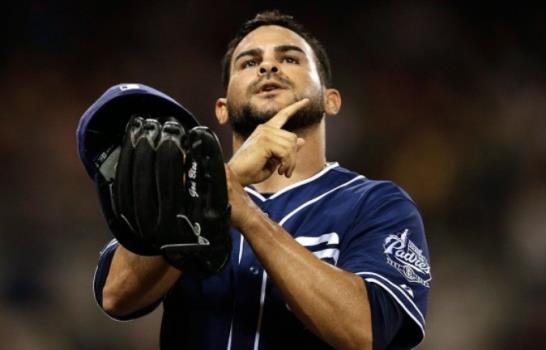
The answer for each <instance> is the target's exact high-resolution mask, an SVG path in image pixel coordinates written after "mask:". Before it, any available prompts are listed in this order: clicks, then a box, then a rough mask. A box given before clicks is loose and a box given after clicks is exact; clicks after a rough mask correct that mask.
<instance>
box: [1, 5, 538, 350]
mask: <svg viewBox="0 0 546 350" xmlns="http://www.w3.org/2000/svg"><path fill="white" fill-rule="evenodd" d="M274 7H278V8H280V9H281V10H284V11H286V12H288V13H291V14H294V15H295V16H296V18H297V19H299V20H300V21H302V22H303V23H304V24H305V25H306V26H307V27H308V28H309V29H310V30H311V31H312V32H314V33H315V34H316V35H317V36H318V38H319V39H321V41H322V42H323V44H324V45H325V46H326V48H327V50H328V52H329V54H330V56H331V57H330V58H331V61H332V66H333V73H334V82H335V86H336V87H337V88H339V89H340V91H341V93H342V97H343V107H342V111H341V113H340V115H338V116H336V117H334V118H330V119H329V120H328V158H329V160H332V161H333V160H335V161H339V162H340V163H341V164H342V165H343V166H345V167H348V168H351V169H353V170H356V171H359V172H361V173H363V174H364V175H366V176H367V177H369V178H382V179H390V180H393V181H395V182H397V183H398V184H400V185H401V186H402V187H404V188H405V189H406V190H407V191H408V192H409V193H410V194H411V195H412V196H413V198H414V199H415V201H416V202H417V204H418V206H419V207H420V208H421V210H422V214H423V217H424V221H425V226H426V229H427V235H428V240H429V247H430V251H431V255H432V268H433V270H432V272H433V284H432V292H431V297H430V302H429V314H428V320H427V328H428V332H427V337H426V339H425V341H424V342H423V344H422V346H421V348H422V349H480V350H481V349H515V348H521V349H523V348H525V349H539V348H542V346H544V344H546V133H545V131H546V61H545V58H546V52H545V51H546V45H545V42H546V11H544V10H545V9H544V7H540V8H536V7H524V6H518V5H516V4H515V3H514V4H511V5H501V4H500V3H499V4H496V5H492V6H491V5H487V6H486V5H476V4H474V3H473V2H456V1H451V2H443V3H441V2H423V1H418V2H412V3H411V4H410V3H409V2H404V1H398V2H392V3H384V2H367V3H364V4H360V2H346V3H345V2H338V1H336V2H335V5H334V4H333V3H332V2H328V1H316V2H313V4H312V5H304V4H299V3H294V4H293V5H287V3H283V2H280V3H279V2H268V1H265V2H259V3H258V2H252V1H240V2H227V1H226V2H218V3H214V4H211V3H209V2H206V1H191V2H182V1H178V2H175V1H167V2H162V3H161V4H159V3H155V2H138V1H136V2H135V1H131V2H129V1H118V2H106V1H97V2H87V3H80V2H69V1H38V0H30V1H27V2H22V3H19V4H18V5H16V4H15V3H10V5H8V8H7V9H5V10H3V13H2V14H1V17H2V21H1V22H2V23H1V24H0V25H1V26H2V29H3V30H2V35H3V37H4V39H3V40H2V42H3V44H2V49H1V50H0V77H1V78H0V96H1V98H0V100H1V101H2V103H1V106H2V113H1V116H2V117H1V120H2V127H1V128H0V156H1V159H2V164H3V167H2V170H1V171H0V195H1V198H2V199H1V200H0V338H1V339H2V346H0V347H1V348H5V349H61V350H64V349H83V350H85V349H89V350H91V349H102V350H108V349H153V348H157V342H158V340H157V339H158V335H157V334H158V330H159V314H158V313H157V312H156V313H154V314H152V315H151V316H149V317H147V318H144V319H142V320H139V321H136V322H132V323H115V322H113V321H111V320H109V319H108V318H107V317H106V316H104V315H103V314H102V313H101V311H100V310H99V309H98V308H97V307H96V306H95V302H94V299H93V296H92V292H91V283H92V276H93V271H94V268H95V263H96V260H97V257H98V251H99V250H100V249H101V247H102V245H104V244H105V243H106V242H107V240H109V239H110V235H109V233H108V231H107V228H106V225H105V223H104V222H103V219H102V216H101V213H100V211H99V206H98V201H97V198H96V195H95V192H94V190H93V186H92V183H91V181H89V179H88V178H87V177H86V174H85V173H84V170H83V167H82V166H81V164H80V162H79V160H78V158H77V154H76V147H75V130H76V125H77V122H78V120H79V117H80V115H81V114H82V113H83V112H84V110H85V109H86V108H87V107H88V106H89V105H90V104H91V103H92V102H93V101H94V100H95V99H96V98H98V96H99V95H100V94H102V92H103V91H104V90H106V89H107V88H108V87H109V86H111V85H113V84H115V83H118V82H142V83H146V84H149V85H151V86H154V87H156V88H158V89H160V90H163V91H165V92H166V93H168V94H170V95H171V96H173V97H174V98H176V99H177V100H178V101H180V102H182V103H183V104H184V105H185V106H186V107H188V108H189V109H190V110H192V111H193V112H194V114H195V115H196V116H197V117H198V118H199V119H200V120H201V121H202V122H203V123H204V124H207V125H209V126H211V127H212V128H213V129H214V130H216V131H217V133H218V134H219V136H220V139H221V141H222V143H223V144H224V146H225V150H226V154H227V155H229V154H230V144H231V140H230V132H229V130H228V129H222V128H219V127H218V125H217V123H216V121H215V119H214V117H213V105H214V101H215V99H216V98H217V97H220V96H223V88H222V86H221V84H220V59H221V57H222V55H223V53H224V50H225V47H226V44H227V42H228V40H229V39H230V38H231V36H232V35H233V34H234V32H235V30H236V29H237V27H238V25H239V24H240V23H241V22H242V21H243V20H245V19H248V18H250V17H252V16H253V15H254V14H255V13H256V11H258V10H263V9H269V8H274Z"/></svg>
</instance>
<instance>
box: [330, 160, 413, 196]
mask: <svg viewBox="0 0 546 350" xmlns="http://www.w3.org/2000/svg"><path fill="white" fill-rule="evenodd" d="M330 175H331V176H336V177H339V178H340V179H342V181H346V182H345V183H347V186H344V187H343V188H341V191H340V194H343V195H350V196H354V197H358V198H360V199H362V200H367V201H371V202H375V201H378V200H379V201H380V200H382V199H386V198H391V197H399V198H404V199H407V200H409V201H411V202H413V200H412V199H411V197H410V195H409V194H408V193H407V192H406V191H405V190H404V189H403V188H402V187H400V186H399V185H397V184H396V183H394V182H392V181H390V180H378V179H369V178H367V177H366V176H365V175H362V174H359V173H357V172H355V171H352V170H349V169H347V168H344V167H342V166H337V167H335V168H333V169H332V171H331V174H330Z"/></svg>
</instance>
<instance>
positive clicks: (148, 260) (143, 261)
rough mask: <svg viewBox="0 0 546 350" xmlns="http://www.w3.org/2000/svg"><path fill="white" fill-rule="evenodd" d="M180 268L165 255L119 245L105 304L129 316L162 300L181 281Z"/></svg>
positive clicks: (113, 312)
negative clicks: (141, 253) (138, 253)
mask: <svg viewBox="0 0 546 350" xmlns="http://www.w3.org/2000/svg"><path fill="white" fill-rule="evenodd" d="M180 274H181V273H180V271H179V270H177V269H175V268H174V267H172V266H171V265H169V264H168V263H167V262H166V261H165V259H163V257H162V256H140V255H136V254H133V253H131V252H130V251H128V250H127V249H125V248H124V247H123V246H121V245H120V246H118V248H117V249H116V251H115V253H114V257H113V258H112V263H111V265H110V271H109V273H108V277H107V279H106V283H105V285H104V288H103V292H102V307H103V308H104V310H105V311H106V312H107V313H109V314H111V315H113V316H126V315H129V314H131V313H133V312H135V311H137V310H139V309H141V308H143V307H146V306H148V305H151V304H152V303H154V302H156V301H157V300H159V299H160V298H161V297H162V296H163V295H164V294H165V293H166V292H167V291H168V290H169V289H170V288H171V287H172V286H173V285H174V283H175V282H176V281H177V280H178V278H179V277H180Z"/></svg>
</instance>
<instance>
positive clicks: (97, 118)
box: [76, 84, 199, 180]
mask: <svg viewBox="0 0 546 350" xmlns="http://www.w3.org/2000/svg"><path fill="white" fill-rule="evenodd" d="M134 114H142V115H153V116H154V117H158V116H165V117H167V116H171V117H175V118H176V119H178V121H179V122H180V123H181V124H182V125H183V126H184V127H185V128H186V129H188V130H189V129H191V128H193V127H194V126H197V125H199V123H198V122H197V119H195V117H194V116H193V115H192V114H191V113H190V112H189V111H188V110H187V109H185V108H184V107H182V105H181V104H180V103H178V102H176V101H175V100H174V99H173V98H171V97H170V96H167V95H166V94H164V93H162V92H161V91H158V90H156V89H154V88H152V87H150V86H146V85H144V84H118V85H114V86H112V87H111V88H109V89H108V90H106V92H105V93H104V94H103V95H102V96H101V97H100V98H99V99H98V100H97V101H95V103H93V104H92V105H91V107H89V109H87V111H85V113H84V114H83V115H82V117H81V119H80V122H79V124H78V129H77V131H76V137H77V142H78V154H79V156H80V159H81V160H82V162H83V165H84V166H85V170H87V173H88V174H89V176H90V177H91V178H92V179H93V180H95V177H96V175H97V171H98V168H99V166H100V163H101V162H102V160H103V158H104V157H106V156H107V155H108V154H109V153H110V152H111V151H112V150H113V149H114V148H116V147H117V146H119V145H120V144H121V141H122V139H123V134H124V132H125V125H126V124H127V122H128V121H129V119H130V118H131V116H132V115H134Z"/></svg>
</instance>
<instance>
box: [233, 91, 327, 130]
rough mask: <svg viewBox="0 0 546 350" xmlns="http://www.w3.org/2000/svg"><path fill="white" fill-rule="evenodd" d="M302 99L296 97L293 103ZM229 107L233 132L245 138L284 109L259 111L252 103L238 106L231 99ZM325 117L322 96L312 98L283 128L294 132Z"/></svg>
mask: <svg viewBox="0 0 546 350" xmlns="http://www.w3.org/2000/svg"><path fill="white" fill-rule="evenodd" d="M301 99H302V98H294V101H292V103H294V102H297V101H299V100H301ZM287 106H288V105H287ZM227 108H228V113H229V123H230V125H231V128H232V129H233V132H235V133H236V134H238V135H239V136H241V137H242V138H243V139H247V138H248V137H249V136H250V134H252V132H253V131H254V130H255V129H256V127H257V126H258V125H260V124H263V123H265V122H267V121H268V120H269V119H271V118H273V117H274V116H275V115H276V114H277V113H278V112H279V111H280V110H281V109H282V108H279V109H278V110H267V111H259V110H258V109H257V108H256V107H255V106H253V105H251V104H250V103H246V104H244V105H242V106H237V107H236V106H233V104H231V103H229V101H228V103H227ZM323 117H324V107H323V106H322V97H319V98H315V99H311V101H310V104H309V105H307V106H306V107H304V108H303V109H300V110H299V111H297V112H296V113H295V114H294V115H292V116H291V117H290V118H289V119H288V121H287V122H286V124H284V126H283V127H282V128H283V129H284V130H288V131H291V132H294V131H296V130H300V129H305V128H307V127H309V126H312V125H315V124H318V123H320V122H321V121H322V118H323Z"/></svg>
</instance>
